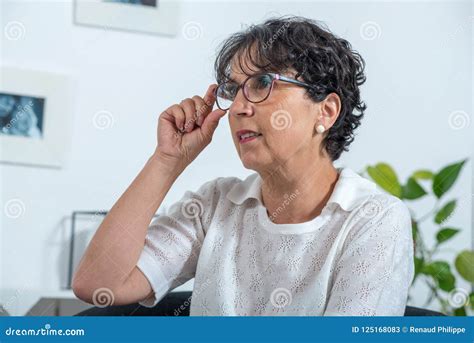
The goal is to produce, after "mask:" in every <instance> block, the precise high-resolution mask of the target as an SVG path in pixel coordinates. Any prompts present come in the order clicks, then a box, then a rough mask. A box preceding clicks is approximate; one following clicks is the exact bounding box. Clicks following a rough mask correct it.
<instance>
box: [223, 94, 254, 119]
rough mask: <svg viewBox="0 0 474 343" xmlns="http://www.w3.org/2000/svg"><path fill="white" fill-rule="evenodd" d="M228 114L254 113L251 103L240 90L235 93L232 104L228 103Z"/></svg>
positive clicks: (247, 114) (248, 114)
mask: <svg viewBox="0 0 474 343" xmlns="http://www.w3.org/2000/svg"><path fill="white" fill-rule="evenodd" d="M229 114H230V115H234V116H237V117H240V116H252V115H253V114H254V111H253V108H252V103H251V102H250V101H248V100H247V99H245V97H244V95H243V94H242V90H240V91H239V92H238V93H237V95H236V97H235V99H234V101H233V102H232V105H230V108H229Z"/></svg>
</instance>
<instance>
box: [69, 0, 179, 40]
mask: <svg viewBox="0 0 474 343" xmlns="http://www.w3.org/2000/svg"><path fill="white" fill-rule="evenodd" d="M178 15H179V3H178V1H169V0H156V6H145V5H140V4H127V3H115V2H111V1H110V0H109V1H105V0H75V6H74V21H75V23H76V24H78V25H86V26H99V27H102V28H106V29H115V30H124V31H131V32H138V33H147V34H157V35H165V36H176V34H177V32H178Z"/></svg>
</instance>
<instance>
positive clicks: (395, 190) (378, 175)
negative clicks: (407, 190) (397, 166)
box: [367, 163, 402, 198]
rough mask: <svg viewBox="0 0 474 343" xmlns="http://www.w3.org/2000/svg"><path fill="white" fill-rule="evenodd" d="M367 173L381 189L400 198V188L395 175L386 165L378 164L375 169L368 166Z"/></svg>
mask: <svg viewBox="0 0 474 343" xmlns="http://www.w3.org/2000/svg"><path fill="white" fill-rule="evenodd" d="M367 173H368V174H369V176H370V177H371V178H372V180H374V182H375V183H376V184H378V185H379V186H380V187H381V188H382V189H384V190H386V191H387V192H389V193H390V194H392V195H394V196H396V197H398V198H400V197H401V196H402V186H401V185H400V183H399V182H398V177H397V174H396V173H395V171H394V170H393V168H392V167H391V166H390V165H388V164H387V163H378V164H376V165H375V167H372V166H368V167H367Z"/></svg>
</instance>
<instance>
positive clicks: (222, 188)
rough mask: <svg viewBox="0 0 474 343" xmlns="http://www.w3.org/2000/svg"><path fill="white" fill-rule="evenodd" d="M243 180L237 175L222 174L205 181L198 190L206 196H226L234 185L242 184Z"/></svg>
mask: <svg viewBox="0 0 474 343" xmlns="http://www.w3.org/2000/svg"><path fill="white" fill-rule="evenodd" d="M242 182H243V180H241V179H239V178H238V177H235V176H220V177H217V178H214V179H211V180H209V181H206V182H204V183H203V184H202V185H201V186H200V187H199V188H198V190H197V191H196V193H197V194H198V195H201V196H204V197H206V198H210V197H218V198H220V197H225V196H226V195H227V193H228V192H230V191H231V190H232V188H234V186H236V185H238V184H241V183H242Z"/></svg>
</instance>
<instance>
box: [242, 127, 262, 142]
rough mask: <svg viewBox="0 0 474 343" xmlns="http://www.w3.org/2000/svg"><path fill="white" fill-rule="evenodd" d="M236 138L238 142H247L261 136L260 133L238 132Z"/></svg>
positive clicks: (250, 131)
mask: <svg viewBox="0 0 474 343" xmlns="http://www.w3.org/2000/svg"><path fill="white" fill-rule="evenodd" d="M236 135H237V138H238V139H239V142H241V143H242V142H246V141H248V140H251V139H254V138H256V137H259V136H261V135H262V134H261V133H258V132H256V131H252V130H239V131H237V132H236Z"/></svg>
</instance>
